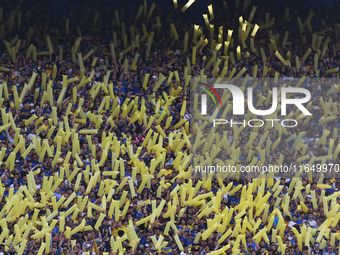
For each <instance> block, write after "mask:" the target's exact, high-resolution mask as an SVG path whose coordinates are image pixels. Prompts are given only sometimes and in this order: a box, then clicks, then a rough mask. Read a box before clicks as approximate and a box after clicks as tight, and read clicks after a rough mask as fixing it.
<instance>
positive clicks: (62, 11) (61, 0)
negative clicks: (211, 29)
mask: <svg viewBox="0 0 340 255" xmlns="http://www.w3.org/2000/svg"><path fill="white" fill-rule="evenodd" d="M26 1H27V0H26ZM28 2H32V3H35V2H38V3H42V4H44V5H49V4H50V5H51V6H50V7H51V8H50V9H51V10H53V14H54V16H56V17H58V18H62V16H63V15H66V13H67V5H68V4H76V5H78V6H79V8H81V5H82V4H84V3H85V2H86V1H83V0H53V1H45V0H34V1H32V0H31V1H28ZM95 2H97V3H98V4H99V5H103V4H104V5H111V6H115V5H117V4H123V5H133V4H136V5H137V6H138V5H139V4H142V3H143V0H97V1H95ZM153 2H155V3H158V4H159V5H160V6H161V8H162V10H163V11H165V12H166V10H167V8H169V7H171V8H173V1H172V0H149V1H148V4H151V3H153ZM186 2H187V0H178V3H179V5H182V6H183V5H185V3H186ZM222 2H223V1H222V0H214V1H209V0H196V1H195V3H194V4H193V5H192V6H191V7H190V8H189V9H188V10H187V11H189V12H190V14H191V18H192V20H199V21H201V22H203V19H202V14H203V13H207V6H208V5H210V3H222ZM231 2H234V0H233V1H230V0H227V3H231ZM275 3H281V5H282V4H284V5H286V6H289V7H291V8H294V6H296V5H300V6H302V8H304V9H306V10H308V9H309V7H311V6H313V7H315V6H319V5H323V6H332V5H333V4H334V3H335V1H334V0H323V1H320V0H300V1H296V0H283V1H281V0H279V1H278V0H276V1H275V0H274V1H273V0H253V1H252V4H254V5H257V6H267V8H268V11H270V8H272V7H274V6H275Z"/></svg>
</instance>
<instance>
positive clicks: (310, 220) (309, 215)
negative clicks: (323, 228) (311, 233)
mask: <svg viewBox="0 0 340 255" xmlns="http://www.w3.org/2000/svg"><path fill="white" fill-rule="evenodd" d="M307 223H308V225H309V226H310V227H314V226H316V221H315V220H314V218H313V213H311V212H310V213H308V220H307Z"/></svg>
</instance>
